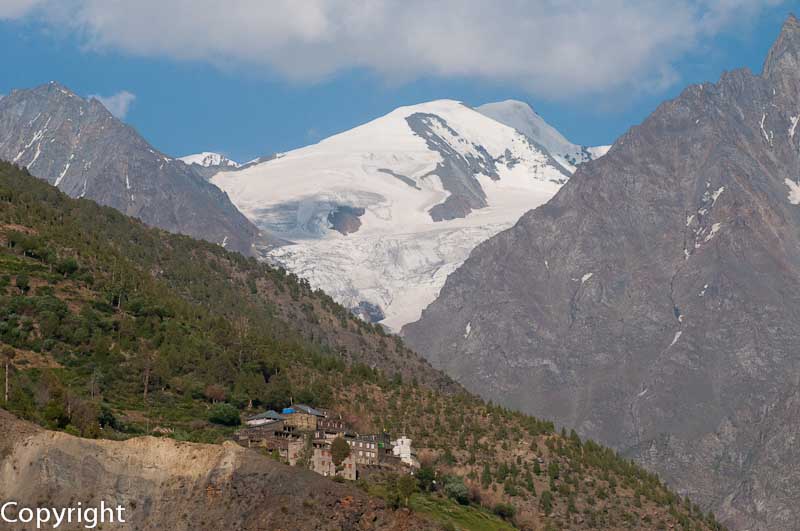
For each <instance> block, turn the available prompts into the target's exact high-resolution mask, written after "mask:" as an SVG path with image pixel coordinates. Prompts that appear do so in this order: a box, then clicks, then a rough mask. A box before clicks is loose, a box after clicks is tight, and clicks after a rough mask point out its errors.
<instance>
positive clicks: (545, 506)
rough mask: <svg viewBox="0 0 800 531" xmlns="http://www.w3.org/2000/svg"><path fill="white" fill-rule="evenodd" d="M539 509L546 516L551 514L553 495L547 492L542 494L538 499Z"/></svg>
mask: <svg viewBox="0 0 800 531" xmlns="http://www.w3.org/2000/svg"><path fill="white" fill-rule="evenodd" d="M539 509H541V510H542V512H543V513H544V514H546V515H549V514H550V513H551V512H553V494H552V493H551V492H550V491H549V490H546V491H544V492H542V497H541V498H539Z"/></svg>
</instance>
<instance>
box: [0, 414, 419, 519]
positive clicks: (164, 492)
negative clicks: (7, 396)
mask: <svg viewBox="0 0 800 531" xmlns="http://www.w3.org/2000/svg"><path fill="white" fill-rule="evenodd" d="M0 427H2V429H0V500H14V501H16V502H18V503H19V506H20V507H22V506H28V507H70V506H76V504H77V503H78V502H81V503H82V505H83V506H84V507H86V506H91V505H93V506H99V505H100V502H101V501H104V502H105V503H106V505H113V506H116V505H121V506H123V507H125V509H126V510H125V516H126V518H125V520H126V522H125V523H124V524H119V525H117V524H114V525H113V527H114V529H120V530H134V529H136V530H156V529H159V530H163V529H170V530H189V529H230V530H266V529H282V530H286V531H289V530H295V529H322V530H325V529H329V530H340V529H346V530H347V529H352V530H356V529H358V530H361V529H364V530H367V529H396V530H417V529H433V526H430V525H429V524H427V523H426V522H424V521H422V520H420V519H418V518H416V517H415V516H414V515H412V514H410V513H408V512H406V511H402V510H401V511H390V510H388V509H386V508H385V506H384V505H383V502H381V501H380V500H376V499H373V498H370V497H368V496H367V495H366V494H364V493H363V492H362V491H360V490H358V489H356V488H354V487H352V486H350V485H346V484H339V483H336V482H334V481H331V480H328V479H325V478H323V477H321V476H319V475H317V474H315V473H313V472H311V471H309V470H301V469H298V468H291V467H289V466H286V465H283V464H281V463H278V462H276V461H274V460H272V459H270V458H268V457H265V456H263V455H261V454H260V453H258V452H256V451H253V450H247V449H245V448H242V447H240V446H239V445H236V444H234V443H231V442H228V443H225V444H223V445H203V444H191V443H182V442H177V441H174V440H171V439H162V438H155V437H140V438H135V439H130V440H127V441H123V442H120V441H108V440H90V439H81V438H78V437H73V436H71V435H68V434H65V433H61V432H52V431H47V430H43V429H41V428H38V427H36V426H34V425H32V424H30V423H27V422H23V421H20V420H18V419H17V418H16V417H14V416H13V415H11V414H9V413H7V412H5V411H3V410H0ZM4 525H7V524H4ZM12 528H13V526H12ZM20 529H22V527H20Z"/></svg>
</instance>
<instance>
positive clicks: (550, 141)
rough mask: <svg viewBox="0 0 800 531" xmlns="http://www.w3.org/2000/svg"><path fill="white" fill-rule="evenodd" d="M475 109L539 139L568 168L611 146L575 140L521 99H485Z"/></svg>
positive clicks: (594, 156) (596, 155)
mask: <svg viewBox="0 0 800 531" xmlns="http://www.w3.org/2000/svg"><path fill="white" fill-rule="evenodd" d="M475 110H476V111H478V112H479V113H481V114H484V115H486V116H488V117H490V118H493V119H495V120H497V121H498V122H500V123H503V124H506V125H508V126H509V127H513V128H514V129H516V130H517V131H519V132H520V133H522V134H523V135H525V136H527V137H528V138H530V139H531V140H533V141H534V142H536V143H538V144H539V145H541V146H542V147H543V148H544V149H546V150H547V151H548V152H549V153H550V154H551V155H552V156H553V158H555V159H556V160H557V161H558V162H559V163H560V164H561V165H562V166H564V168H565V169H566V170H567V171H569V172H573V171H575V167H576V166H577V165H578V164H580V163H582V162H587V161H589V160H592V159H596V158H597V157H601V156H603V155H605V154H606V152H607V151H608V150H609V148H610V147H611V146H597V147H587V146H579V145H577V144H573V143H572V142H570V141H569V140H567V139H566V138H564V135H562V134H561V133H560V132H559V131H558V130H557V129H556V128H555V127H553V126H552V125H550V124H549V123H547V122H546V121H545V120H544V118H542V117H541V116H539V115H538V114H537V113H536V112H535V111H534V110H533V109H532V108H531V106H530V105H528V104H527V103H525V102H522V101H517V100H505V101H498V102H495V103H486V104H484V105H480V106H478V107H476V108H475Z"/></svg>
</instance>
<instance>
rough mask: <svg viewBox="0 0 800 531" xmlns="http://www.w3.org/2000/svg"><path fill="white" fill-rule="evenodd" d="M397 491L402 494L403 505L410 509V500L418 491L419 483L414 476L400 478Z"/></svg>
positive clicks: (407, 475)
mask: <svg viewBox="0 0 800 531" xmlns="http://www.w3.org/2000/svg"><path fill="white" fill-rule="evenodd" d="M397 491H398V492H399V493H400V497H401V498H402V500H403V504H404V505H405V506H406V507H408V499H409V498H410V497H411V495H412V494H414V493H415V492H416V491H417V481H416V480H415V479H414V476H411V475H409V474H403V475H402V476H400V479H399V480H397Z"/></svg>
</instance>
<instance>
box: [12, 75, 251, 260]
mask: <svg viewBox="0 0 800 531" xmlns="http://www.w3.org/2000/svg"><path fill="white" fill-rule="evenodd" d="M0 159H4V160H8V161H9V162H13V163H15V164H18V165H20V166H26V167H27V168H28V170H29V171H30V172H31V174H33V175H35V176H37V177H39V178H41V179H44V180H46V181H47V182H49V183H50V184H54V185H55V186H57V187H58V188H60V189H61V190H62V191H64V192H66V193H67V194H69V195H71V196H72V197H86V198H88V199H93V200H95V201H97V202H98V203H100V204H103V205H107V206H110V207H113V208H115V209H117V210H119V211H120V212H122V213H124V214H127V215H129V216H134V217H137V218H139V219H141V220H142V221H144V222H145V223H147V224H148V225H153V226H155V227H160V228H162V229H165V230H168V231H171V232H178V233H182V234H187V235H189V236H194V237H196V238H202V239H204V240H208V241H211V242H214V243H218V244H221V245H224V246H225V247H227V248H228V249H231V250H235V251H239V252H242V253H245V254H253V249H252V244H253V243H254V242H255V241H256V240H257V239H258V238H259V232H258V229H256V227H255V226H254V225H253V224H252V223H250V222H249V221H248V220H247V219H246V218H245V217H244V216H243V215H242V214H241V213H240V212H239V211H238V210H237V209H236V207H235V206H233V204H232V203H231V201H230V200H229V199H228V197H227V195H226V194H225V193H224V192H222V191H221V190H219V189H218V188H217V187H215V186H213V185H211V184H209V183H208V182H207V180H206V178H204V177H203V176H201V175H200V174H199V173H198V172H196V171H195V170H194V169H193V166H188V165H186V164H184V162H182V161H180V160H177V159H173V158H170V157H168V156H166V155H164V154H163V153H160V152H159V151H158V150H156V149H155V148H153V147H152V146H151V145H150V144H148V143H147V142H146V141H145V140H144V139H143V138H142V137H141V136H139V134H138V133H137V132H136V131H135V130H134V129H133V128H131V127H130V126H128V125H125V124H124V123H122V122H120V121H119V120H118V119H116V118H115V117H114V116H112V115H111V113H110V112H108V110H106V108H105V107H103V105H102V104H101V103H100V102H99V101H97V100H96V99H88V100H86V99H84V98H81V97H80V96H77V95H76V94H74V93H73V92H71V91H70V90H68V89H67V88H66V87H63V86H61V85H59V84H58V83H54V82H51V83H48V84H46V85H42V86H39V87H36V88H33V89H30V90H15V91H12V92H11V94H9V95H8V96H6V97H4V98H2V99H0ZM198 168H199V166H198Z"/></svg>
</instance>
